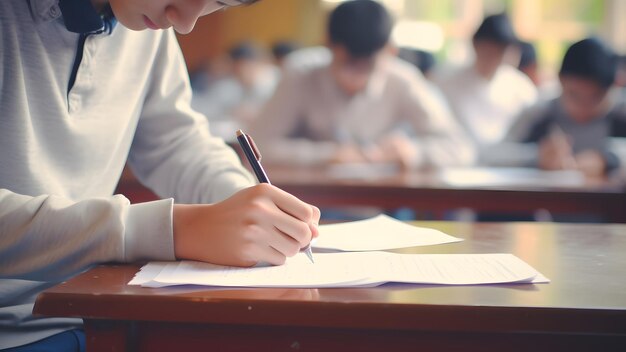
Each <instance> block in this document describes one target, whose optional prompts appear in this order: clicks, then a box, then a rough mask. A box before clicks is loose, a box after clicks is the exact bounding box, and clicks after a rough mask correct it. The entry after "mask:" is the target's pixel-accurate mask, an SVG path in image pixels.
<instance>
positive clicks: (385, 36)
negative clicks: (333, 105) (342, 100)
mask: <svg viewBox="0 0 626 352" xmlns="http://www.w3.org/2000/svg"><path fill="white" fill-rule="evenodd" d="M392 22H393V21H392V19H391V16H390V15H389V13H388V12H387V10H386V9H385V8H384V7H383V6H382V5H381V4H379V3H377V2H374V1H371V0H352V1H347V2H344V3H342V4H341V5H339V6H338V7H337V8H336V9H335V10H334V11H333V12H332V14H331V15H330V20H329V23H328V42H329V43H328V45H329V47H330V49H331V50H332V52H333V66H332V70H333V75H334V77H335V80H336V81H337V83H338V84H339V86H340V87H341V88H342V89H343V90H344V91H345V92H346V93H348V94H350V95H353V94H356V93H358V92H359V91H361V90H363V89H364V88H365V87H366V85H367V82H368V81H369V78H370V76H371V74H372V73H373V72H374V70H375V68H376V66H377V64H378V61H380V56H381V55H382V53H383V51H384V49H385V48H386V47H387V44H388V42H389V36H390V34H391V28H392Z"/></svg>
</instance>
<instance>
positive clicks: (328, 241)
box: [312, 214, 462, 251]
mask: <svg viewBox="0 0 626 352" xmlns="http://www.w3.org/2000/svg"><path fill="white" fill-rule="evenodd" d="M319 230H320V236H319V237H318V238H317V239H316V240H315V241H314V242H313V244H312V246H313V248H316V249H332V250H340V251H383V250H389V249H397V248H406V247H415V246H430V245H435V244H443V243H451V242H459V241H462V239H460V238H456V237H452V236H450V235H447V234H445V233H443V232H441V231H438V230H435V229H429V228H424V227H417V226H412V225H409V224H406V223H404V222H402V221H398V220H396V219H394V218H391V217H389V216H386V215H382V214H381V215H378V216H376V217H373V218H370V219H366V220H360V221H353V222H346V223H341V224H332V225H321V226H320V227H319Z"/></svg>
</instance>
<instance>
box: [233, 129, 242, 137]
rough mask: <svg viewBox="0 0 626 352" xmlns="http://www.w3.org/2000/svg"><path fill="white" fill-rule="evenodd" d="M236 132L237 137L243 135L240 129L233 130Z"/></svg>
mask: <svg viewBox="0 0 626 352" xmlns="http://www.w3.org/2000/svg"><path fill="white" fill-rule="evenodd" d="M235 133H236V134H237V137H239V136H243V131H242V130H237V132H235Z"/></svg>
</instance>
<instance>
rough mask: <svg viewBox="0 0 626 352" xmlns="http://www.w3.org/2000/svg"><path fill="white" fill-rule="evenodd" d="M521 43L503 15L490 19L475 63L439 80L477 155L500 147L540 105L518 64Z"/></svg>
mask: <svg viewBox="0 0 626 352" xmlns="http://www.w3.org/2000/svg"><path fill="white" fill-rule="evenodd" d="M518 42H519V41H518V39H517V37H516V35H515V33H514V31H513V27H512V26H511V23H510V22H509V19H508V17H507V16H506V15H504V14H499V15H492V16H488V17H486V18H485V19H484V21H483V22H482V24H481V25H480V26H479V28H478V29H477V31H476V33H475V34H474V37H473V40H472V44H473V48H474V52H475V54H476V57H475V60H474V62H473V63H472V64H471V65H469V66H467V67H464V68H462V69H459V70H458V71H457V72H454V73H452V74H450V75H447V76H446V77H444V78H442V79H441V80H439V82H438V85H439V87H440V88H441V91H442V93H443V94H444V96H445V97H446V99H447V100H448V103H449V104H450V107H451V109H452V111H453V113H454V115H455V117H456V118H457V119H458V121H459V123H460V124H461V125H462V126H463V127H464V128H465V130H466V131H467V133H468V135H469V136H470V137H471V138H472V139H473V141H474V143H475V144H476V146H477V148H478V149H482V148H487V147H489V146H490V145H493V144H494V143H497V142H499V141H500V140H501V139H502V138H503V137H504V134H505V133H506V131H507V130H508V128H509V126H510V125H511V123H512V122H513V119H514V118H515V117H516V116H517V114H519V112H520V111H522V110H523V109H524V108H526V107H528V106H530V105H532V104H534V103H535V101H536V100H537V91H536V89H535V87H534V85H533V83H532V82H531V81H530V79H529V78H528V77H526V76H525V75H524V74H523V73H521V72H519V71H518V70H517V69H516V68H515V67H513V66H510V65H509V64H507V61H511V62H513V61H515V59H514V58H515V57H517V61H519V52H518V48H517V47H516V45H517V43H518Z"/></svg>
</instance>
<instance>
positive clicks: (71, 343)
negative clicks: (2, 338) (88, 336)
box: [2, 329, 85, 352]
mask: <svg viewBox="0 0 626 352" xmlns="http://www.w3.org/2000/svg"><path fill="white" fill-rule="evenodd" d="M26 351H28V352H57V351H58V352H85V332H84V331H83V330H79V329H74V330H68V331H64V332H62V333H60V334H56V335H52V336H50V337H47V338H45V339H43V340H39V341H36V342H33V343H29V344H28V345H24V346H19V347H13V348H9V349H6V350H2V352H26Z"/></svg>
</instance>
